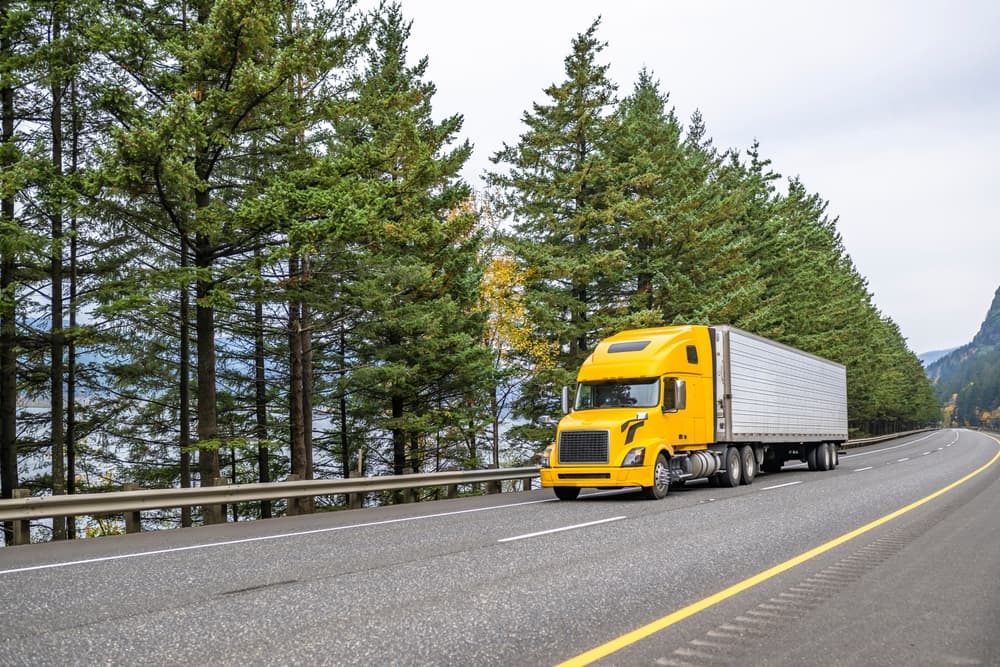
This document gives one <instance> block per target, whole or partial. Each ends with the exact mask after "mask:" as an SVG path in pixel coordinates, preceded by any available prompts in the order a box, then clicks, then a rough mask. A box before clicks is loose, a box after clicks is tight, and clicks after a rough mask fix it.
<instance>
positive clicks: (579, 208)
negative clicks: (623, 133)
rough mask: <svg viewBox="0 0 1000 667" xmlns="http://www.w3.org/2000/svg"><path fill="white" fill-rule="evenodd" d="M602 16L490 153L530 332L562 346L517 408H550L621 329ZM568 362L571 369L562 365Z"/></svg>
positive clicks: (611, 96)
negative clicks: (559, 75) (508, 137)
mask: <svg viewBox="0 0 1000 667" xmlns="http://www.w3.org/2000/svg"><path fill="white" fill-rule="evenodd" d="M599 25H600V21H599V20H597V21H594V23H593V24H591V26H590V27H589V28H588V29H587V31H586V32H584V33H581V34H579V35H577V36H576V38H575V39H574V40H573V42H572V50H571V53H570V55H568V56H567V57H566V59H565V61H564V62H565V77H566V78H565V79H564V81H563V82H562V83H558V84H553V85H551V86H549V87H548V88H546V89H545V94H546V96H547V98H548V100H547V103H535V104H534V105H533V107H532V110H531V111H530V112H525V113H524V116H523V117H522V122H523V123H524V124H525V125H526V126H527V130H526V131H525V132H524V133H523V134H522V135H521V139H520V141H519V143H518V144H517V145H514V146H510V145H506V144H505V145H504V148H503V149H502V150H501V151H499V152H498V153H497V154H496V155H494V156H493V158H492V160H493V162H494V163H496V164H497V165H498V166H500V167H506V171H497V172H494V173H492V174H491V175H490V177H489V181H490V183H491V184H492V185H494V186H497V187H498V188H499V189H500V193H501V200H500V202H498V204H499V206H498V208H499V211H500V213H501V214H505V215H507V216H509V217H510V218H511V219H512V220H513V222H514V225H513V228H514V233H513V237H512V242H511V247H512V251H513V253H514V256H515V257H516V258H517V261H518V263H519V264H520V266H521V268H522V270H523V271H524V274H525V304H526V306H527V308H528V313H529V319H530V320H531V322H532V325H533V326H534V327H535V334H534V335H536V336H538V337H540V338H542V339H544V340H547V341H549V342H550V343H551V344H552V345H553V346H554V347H557V348H559V349H560V350H561V353H560V358H559V360H558V364H557V367H556V369H553V370H552V371H549V372H540V373H538V374H537V376H536V377H535V378H534V380H533V382H532V383H530V384H529V385H528V386H526V387H525V392H524V393H523V394H522V396H521V401H520V405H521V410H520V411H521V412H522V413H523V414H524V415H525V416H529V417H532V418H533V417H536V416H538V415H539V414H542V413H543V412H549V413H550V414H551V411H552V409H553V408H554V407H555V406H554V405H553V403H552V398H551V397H553V396H555V395H556V394H557V393H558V391H557V390H556V389H555V388H556V387H558V386H559V385H561V384H566V383H568V382H570V381H571V380H572V377H573V375H572V373H574V372H575V369H576V368H577V367H578V366H579V364H580V363H581V362H582V361H583V360H584V358H585V357H586V355H587V354H589V352H590V349H591V347H592V346H593V345H594V344H595V343H596V342H597V341H598V340H599V338H600V337H601V336H603V335H604V334H606V333H608V332H610V331H613V330H615V329H618V328H620V326H621V322H622V319H621V307H620V306H621V304H619V303H618V302H617V297H618V296H620V293H621V285H620V277H619V276H620V275H621V273H622V270H623V268H624V266H625V260H626V258H625V252H624V250H623V248H621V247H620V246H618V245H617V239H618V236H617V235H615V234H614V229H615V225H616V223H617V222H618V221H619V220H620V219H621V206H622V203H623V192H622V189H621V187H619V184H618V183H616V182H615V181H614V178H615V172H614V169H613V162H612V158H611V150H612V142H613V139H614V136H615V131H614V130H615V128H614V123H613V120H612V119H611V113H612V111H613V110H614V105H615V104H616V102H617V100H616V97H615V91H616V87H615V85H614V84H613V83H612V82H611V81H610V80H609V79H608V76H607V71H608V66H607V65H605V64H601V63H599V62H598V58H599V57H600V55H601V52H602V51H603V50H604V48H605V46H606V44H605V43H603V42H600V41H599V40H598V39H597V37H596V34H597V29H598V27H599ZM569 369H573V370H569Z"/></svg>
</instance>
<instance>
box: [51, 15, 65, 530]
mask: <svg viewBox="0 0 1000 667" xmlns="http://www.w3.org/2000/svg"><path fill="white" fill-rule="evenodd" d="M61 34H62V17H61V16H60V12H59V3H58V2H57V3H55V4H54V5H53V11H52V44H56V43H57V42H58V41H59V39H60V36H61ZM55 66H56V67H58V66H59V63H58V62H56V63H55ZM51 68H52V65H51V64H50V71H49V76H50V77H51V78H52V82H51V86H50V88H49V91H50V93H51V94H52V114H51V116H50V117H49V124H50V130H51V132H52V173H53V175H54V176H55V181H56V184H57V187H60V186H61V184H60V183H59V181H60V180H61V179H62V175H63V169H62V162H63V155H62V142H63V132H62V85H61V84H62V82H61V80H60V77H59V76H58V75H57V74H56V73H55V72H54V71H52V69H51ZM49 219H50V221H51V224H52V239H51V246H50V247H51V251H50V253H49V261H50V264H49V267H50V268H49V273H50V278H51V280H52V283H51V290H52V295H51V297H52V302H51V305H52V311H51V317H52V321H51V323H50V331H51V336H50V340H49V343H50V348H49V349H50V356H51V366H50V368H49V379H50V387H51V398H50V405H51V410H50V413H49V414H50V417H51V421H50V425H49V428H50V435H51V438H52V495H54V496H61V495H65V493H66V467H65V461H66V440H65V435H66V434H65V431H64V424H65V422H64V419H65V404H64V403H63V373H64V372H65V369H64V366H63V284H62V283H63V248H62V243H63V209H62V198H61V197H56V198H55V204H54V208H53V210H52V211H50V212H49ZM52 539H53V540H65V539H66V517H61V516H60V517H54V518H53V519H52Z"/></svg>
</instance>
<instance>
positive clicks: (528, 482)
mask: <svg viewBox="0 0 1000 667" xmlns="http://www.w3.org/2000/svg"><path fill="white" fill-rule="evenodd" d="M533 479H534V477H525V478H524V490H525V491H531V481H532V480H533Z"/></svg>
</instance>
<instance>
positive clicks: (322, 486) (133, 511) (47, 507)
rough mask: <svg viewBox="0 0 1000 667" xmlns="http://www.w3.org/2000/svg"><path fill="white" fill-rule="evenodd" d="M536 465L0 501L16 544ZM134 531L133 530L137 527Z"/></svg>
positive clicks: (478, 479)
mask: <svg viewBox="0 0 1000 667" xmlns="http://www.w3.org/2000/svg"><path fill="white" fill-rule="evenodd" d="M930 430H934V429H920V430H917V431H907V432H904V433H893V434H891V435H884V436H877V437H874V438H864V439H861V440H851V441H849V442H846V443H844V444H843V445H842V447H843V448H844V449H850V448H853V447H861V446H863V445H869V444H874V443H876V442H882V441H884V440H892V439H895V438H901V437H905V436H907V435H913V434H914V433H922V432H924V431H930ZM538 470H539V468H538V467H537V466H527V467H522V468H499V469H488V470H463V471H447V472H433V473H416V474H408V475H387V476H381V477H356V478H348V479H310V480H295V479H290V480H286V481H283V482H266V483H256V484H234V485H223V486H202V487H194V488H187V489H179V488H170V489H144V490H137V491H112V492H108V493H87V494H75V495H62V496H31V495H28V492H27V490H25V489H15V494H16V495H20V496H21V497H15V498H13V499H10V500H0V521H13V522H15V524H16V525H15V536H14V537H15V539H14V543H15V544H21V543H25V542H26V541H27V530H26V526H25V525H24V523H26V522H27V521H28V520H30V519H40V518H48V517H58V516H77V515H95V514H98V515H99V514H116V513H123V512H124V513H126V523H127V524H131V525H132V526H134V527H135V528H134V530H138V523H139V522H138V519H137V514H138V512H139V511H141V510H153V509H164V508H172V507H193V506H219V505H228V504H232V503H241V502H252V501H258V500H275V499H279V498H287V499H292V498H310V497H311V498H315V497H316V496H335V495H350V494H363V493H371V492H376V491H397V490H406V489H418V488H426V487H432V486H448V487H452V486H456V485H459V484H477V483H483V482H501V481H506V480H525V481H526V482H530V480H532V479H534V478H536V477H538V476H539V472H538ZM134 530H130V531H129V532H134Z"/></svg>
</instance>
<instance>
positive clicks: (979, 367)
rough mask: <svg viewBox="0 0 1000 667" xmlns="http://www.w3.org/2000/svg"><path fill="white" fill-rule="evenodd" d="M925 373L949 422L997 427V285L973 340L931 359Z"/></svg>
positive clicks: (999, 372)
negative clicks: (934, 359)
mask: <svg viewBox="0 0 1000 667" xmlns="http://www.w3.org/2000/svg"><path fill="white" fill-rule="evenodd" d="M929 354H930V353H929ZM927 376H928V377H929V378H931V380H932V381H933V382H934V385H935V390H936V391H937V393H938V397H939V398H940V399H941V401H942V402H943V403H944V404H945V410H946V411H947V412H948V414H949V418H950V420H951V423H952V424H955V425H958V426H977V427H987V428H992V429H998V428H1000V288H998V289H997V291H996V294H994V295H993V303H992V304H991V305H990V309H989V311H987V313H986V319H985V320H983V324H982V326H980V327H979V333H977V334H976V336H975V338H973V339H972V342H971V343H969V344H968V345H963V346H962V347H960V348H957V349H955V350H953V351H951V352H949V353H947V354H945V355H944V356H942V357H940V358H939V359H937V360H936V361H934V362H932V363H931V364H930V365H929V366H927Z"/></svg>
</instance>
